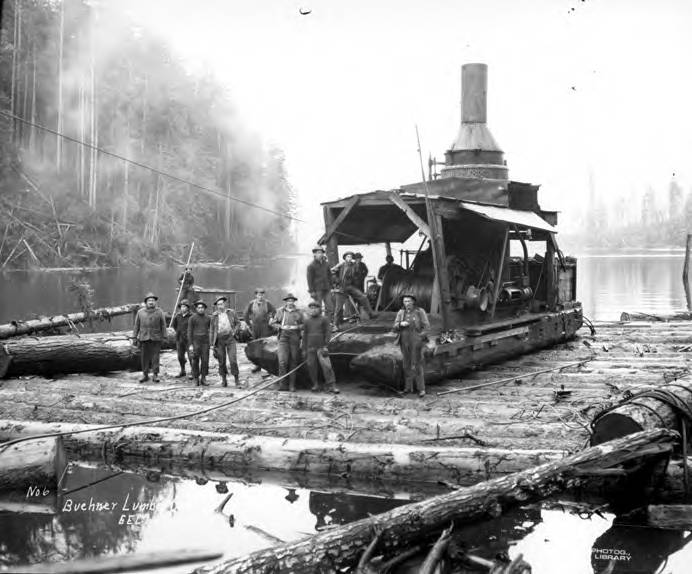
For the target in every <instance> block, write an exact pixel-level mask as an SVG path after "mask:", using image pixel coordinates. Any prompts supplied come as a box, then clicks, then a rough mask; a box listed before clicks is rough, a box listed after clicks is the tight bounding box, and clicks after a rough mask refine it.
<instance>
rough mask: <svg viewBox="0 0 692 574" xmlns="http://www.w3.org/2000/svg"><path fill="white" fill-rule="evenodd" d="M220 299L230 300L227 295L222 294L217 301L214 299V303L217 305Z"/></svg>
mask: <svg viewBox="0 0 692 574" xmlns="http://www.w3.org/2000/svg"><path fill="white" fill-rule="evenodd" d="M219 301H228V297H226V296H225V295H221V297H217V298H216V301H214V305H216V304H217V303H218V302H219Z"/></svg>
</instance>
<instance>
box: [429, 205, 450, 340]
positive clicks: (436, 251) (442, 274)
mask: <svg viewBox="0 0 692 574" xmlns="http://www.w3.org/2000/svg"><path fill="white" fill-rule="evenodd" d="M427 210H428V221H430V222H431V225H432V228H431V231H432V236H431V239H432V246H433V262H434V264H435V277H436V278H437V285H438V289H439V290H440V315H441V317H442V329H443V330H444V331H447V330H448V329H449V328H450V327H451V303H452V294H451V292H450V290H449V274H448V273H447V254H446V252H445V242H444V236H443V233H444V232H443V227H442V217H441V216H440V215H438V214H437V213H435V211H434V210H433V208H432V202H428V203H427Z"/></svg>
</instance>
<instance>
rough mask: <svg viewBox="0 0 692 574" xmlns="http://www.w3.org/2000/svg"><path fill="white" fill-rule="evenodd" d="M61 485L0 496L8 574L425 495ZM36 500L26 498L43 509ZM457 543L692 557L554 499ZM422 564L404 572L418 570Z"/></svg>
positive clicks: (488, 552) (464, 531)
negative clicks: (15, 497) (16, 501)
mask: <svg viewBox="0 0 692 574" xmlns="http://www.w3.org/2000/svg"><path fill="white" fill-rule="evenodd" d="M63 488H64V491H63V493H62V494H61V495H60V496H58V497H55V496H52V497H51V496H48V497H47V499H46V500H45V501H43V502H44V506H43V508H42V510H40V511H38V510H36V508H35V507H27V508H25V510H28V511H27V512H16V511H14V512H11V511H8V510H7V507H6V506H5V507H3V505H2V501H1V500H0V565H1V566H2V568H4V569H7V567H11V566H12V565H16V564H20V563H37V562H44V561H53V562H63V561H68V560H73V559H77V558H83V557H93V556H108V555H116V554H118V555H119V554H125V553H132V552H153V551H161V550H171V549H183V548H187V549H198V548H207V549H213V550H219V551H222V552H223V553H224V558H226V559H227V558H230V557H233V556H240V555H244V554H247V553H249V552H252V551H254V550H258V549H261V548H266V547H268V546H271V545H274V544H277V543H279V542H280V541H291V540H297V539H299V538H302V537H304V536H306V535H310V534H313V533H314V532H315V531H317V530H321V529H323V528H328V527H329V526H333V525H339V524H346V523H349V522H352V521H355V520H359V519H363V518H367V517H368V516H370V515H373V514H378V513H381V512H386V511H388V510H391V509H393V508H396V507H398V506H400V505H402V504H406V503H408V502H411V501H413V500H417V499H419V498H420V495H419V494H418V493H417V492H413V493H409V494H406V493H403V492H398V493H397V495H396V497H381V496H372V495H364V494H358V493H355V492H348V493H347V492H326V491H318V490H307V489H303V488H291V487H282V486H280V485H278V484H273V483H260V484H247V483H243V482H233V481H228V482H219V481H216V482H215V481H207V480H205V479H202V478H200V477H198V478H197V479H196V480H193V479H189V478H181V477H173V476H168V475H162V474H159V473H155V472H152V471H146V470H143V471H142V472H139V473H133V472H123V471H120V470H118V469H115V470H114V469H111V468H108V467H97V468H94V467H90V466H83V465H76V466H73V467H72V470H71V472H70V473H69V474H68V475H67V477H66V480H65V482H64V485H63ZM411 488H412V490H417V489H416V488H415V485H411ZM229 495H230V496H229ZM22 498H23V499H26V496H22ZM35 498H36V497H33V498H32V500H31V502H41V501H36V500H34V499H35ZM3 508H4V510H3ZM565 508H567V510H565ZM455 539H456V540H457V542H458V544H457V546H459V547H462V548H463V549H465V550H466V551H468V552H471V553H473V554H475V555H478V556H481V557H484V558H486V559H494V558H495V557H496V556H498V555H508V556H509V557H510V558H513V557H515V556H517V555H518V554H519V553H521V554H523V555H524V558H525V560H527V561H528V562H529V563H530V564H531V565H532V567H533V572H534V574H543V573H545V574H548V573H555V572H561V573H565V574H572V573H573V574H588V573H591V572H593V573H594V574H605V573H611V574H612V573H617V572H628V573H635V572H636V573H641V574H644V573H646V574H649V573H651V574H653V573H654V572H660V568H661V567H662V565H663V564H666V569H665V572H667V573H669V574H683V573H686V572H688V571H689V568H688V566H689V563H690V560H692V545H689V544H688V542H689V540H690V533H688V532H684V531H677V530H660V529H653V528H649V527H644V526H642V525H638V524H632V523H626V522H625V521H624V520H623V519H620V518H617V517H614V516H613V515H609V514H593V513H586V514H582V515H579V514H576V513H575V512H570V511H569V507H562V506H560V505H559V504H555V503H554V502H553V503H550V502H546V503H544V504H542V505H541V504H534V505H529V506H526V507H523V508H517V509H514V510H513V511H511V512H509V513H507V514H504V515H502V516H500V517H498V518H495V519H490V520H486V521H483V522H479V523H475V524H471V525H469V526H466V527H463V528H459V529H457V530H456V532H455ZM419 562H420V560H419V561H418V563H419ZM415 564H416V562H415V560H414V561H413V563H410V564H409V566H408V569H406V568H402V569H400V572H407V571H415V568H416V566H415ZM411 568H413V570H411ZM191 570H192V568H190V567H179V568H175V569H172V568H169V569H166V571H167V572H189V571H191ZM456 571H458V572H461V571H460V570H456Z"/></svg>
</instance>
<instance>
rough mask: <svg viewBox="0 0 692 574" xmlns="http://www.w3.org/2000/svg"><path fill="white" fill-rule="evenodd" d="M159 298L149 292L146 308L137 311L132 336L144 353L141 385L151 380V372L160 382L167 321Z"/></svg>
mask: <svg viewBox="0 0 692 574" xmlns="http://www.w3.org/2000/svg"><path fill="white" fill-rule="evenodd" d="M158 300H159V298H158V297H157V296H156V295H154V294H153V293H151V292H149V293H147V294H146V295H145V296H144V308H143V309H140V310H139V311H137V316H136V317H135V328H134V332H133V334H132V336H133V338H134V339H135V341H137V344H138V345H139V347H140V349H141V353H142V378H141V379H139V382H140V383H144V382H146V381H148V380H149V371H150V370H151V371H153V373H154V377H153V379H152V380H153V381H154V382H155V383H158V382H159V359H160V356H161V342H162V341H163V338H164V337H165V336H166V319H165V317H164V316H163V311H162V310H161V309H160V308H159V307H157V305H156V302H157V301H158Z"/></svg>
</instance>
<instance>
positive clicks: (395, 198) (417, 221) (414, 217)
mask: <svg viewBox="0 0 692 574" xmlns="http://www.w3.org/2000/svg"><path fill="white" fill-rule="evenodd" d="M388 199H389V201H391V202H392V203H393V204H394V205H396V206H397V207H398V208H399V209H401V211H403V212H404V213H405V214H406V217H408V218H409V219H410V220H411V221H412V222H413V224H414V225H415V226H416V227H417V228H418V229H420V230H421V231H422V232H423V233H424V234H425V235H427V236H428V237H432V233H431V232H430V226H429V224H428V223H426V222H425V221H423V218H422V217H420V216H419V215H418V214H417V213H416V212H415V211H413V208H412V207H411V206H410V205H408V204H407V203H406V202H405V201H404V200H403V199H401V197H399V195H398V194H396V193H390V194H389V195H388ZM428 221H430V217H428Z"/></svg>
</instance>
